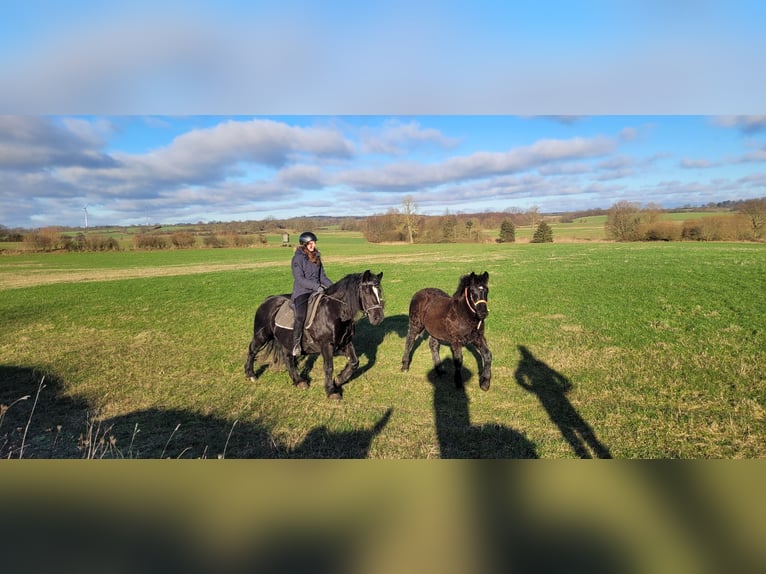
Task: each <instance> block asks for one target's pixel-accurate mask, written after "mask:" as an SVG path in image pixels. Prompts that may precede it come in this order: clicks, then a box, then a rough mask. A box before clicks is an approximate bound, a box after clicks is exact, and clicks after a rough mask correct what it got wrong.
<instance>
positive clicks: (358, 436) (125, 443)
mask: <svg viewBox="0 0 766 574" xmlns="http://www.w3.org/2000/svg"><path fill="white" fill-rule="evenodd" d="M0 405H2V407H1V409H2V410H1V411H0V412H2V415H1V416H0V457H1V458H48V459H50V458H309V459H323V458H333V459H344V458H367V456H368V454H369V449H370V445H371V444H372V441H373V439H374V438H375V437H376V436H377V435H378V434H380V432H381V431H382V430H383V429H384V428H385V426H386V425H387V424H388V421H389V419H390V418H391V412H392V409H388V410H387V411H386V412H385V413H383V414H382V415H381V417H380V418H379V419H378V421H377V422H376V423H375V424H374V425H373V426H372V427H371V428H363V429H354V430H349V431H343V432H336V431H331V430H329V429H327V428H326V427H324V426H322V427H317V428H314V429H311V430H310V431H309V432H308V434H307V435H306V437H305V439H304V440H303V441H302V442H301V443H300V444H298V445H297V446H289V445H285V444H282V443H280V441H279V440H277V439H276V438H275V437H274V436H273V433H272V432H271V429H270V428H269V427H268V426H267V425H266V424H262V423H260V422H258V421H255V422H252V421H247V422H243V421H229V420H225V419H222V418H219V417H216V416H210V415H202V414H199V413H194V412H191V411H182V410H168V409H148V410H143V411H136V412H133V413H129V414H127V415H124V416H119V417H114V418H110V419H104V420H101V419H100V418H99V417H98V413H97V412H96V409H95V408H94V407H93V406H92V405H91V404H90V403H89V402H88V401H87V400H84V399H82V398H78V397H69V396H67V395H66V393H65V386H64V384H63V383H62V381H60V380H59V379H57V378H56V377H55V376H53V375H51V374H49V373H43V372H41V371H38V370H36V369H34V368H27V367H7V366H2V367H0Z"/></svg>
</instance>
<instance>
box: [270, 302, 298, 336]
mask: <svg viewBox="0 0 766 574" xmlns="http://www.w3.org/2000/svg"><path fill="white" fill-rule="evenodd" d="M294 323H295V311H293V306H292V305H291V304H290V300H289V299H285V302H284V303H282V305H280V306H279V310H278V311H277V316H276V317H274V324H275V325H276V326H277V327H282V328H283V329H290V330H291V331H292V329H293V324H294Z"/></svg>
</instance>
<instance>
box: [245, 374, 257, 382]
mask: <svg viewBox="0 0 766 574" xmlns="http://www.w3.org/2000/svg"><path fill="white" fill-rule="evenodd" d="M247 378H248V380H249V381H251V382H253V383H254V382H255V381H257V380H258V379H256V378H255V375H250V376H249V377H247Z"/></svg>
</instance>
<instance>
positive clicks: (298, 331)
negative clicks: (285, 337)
mask: <svg viewBox="0 0 766 574" xmlns="http://www.w3.org/2000/svg"><path fill="white" fill-rule="evenodd" d="M298 241H299V242H300V245H299V246H298V248H297V249H296V250H295V254H294V255H293V261H292V269H293V294H292V302H293V307H294V308H295V324H294V325H293V356H294V357H297V356H299V355H300V354H301V337H302V335H303V324H304V323H305V322H306V311H307V310H308V302H309V297H310V296H311V294H312V293H314V292H315V291H320V292H324V290H325V289H326V288H327V287H329V286H330V285H332V281H330V279H328V278H327V275H325V272H324V267H323V266H322V257H321V254H320V253H319V250H318V249H317V245H316V244H317V236H316V235H314V234H313V233H312V232H311V231H304V232H303V233H301V236H300V238H299V240H298Z"/></svg>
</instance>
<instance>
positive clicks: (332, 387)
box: [322, 343, 343, 399]
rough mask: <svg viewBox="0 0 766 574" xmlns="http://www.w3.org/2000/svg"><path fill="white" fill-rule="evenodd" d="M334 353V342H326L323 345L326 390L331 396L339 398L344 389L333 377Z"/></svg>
mask: <svg viewBox="0 0 766 574" xmlns="http://www.w3.org/2000/svg"><path fill="white" fill-rule="evenodd" d="M334 355H335V350H334V348H333V345H332V343H324V344H323V345H322V362H323V363H324V390H325V393H327V396H328V397H329V398H331V399H339V398H341V395H342V392H343V391H342V390H341V388H340V387H339V386H336V384H335V381H333V379H332V373H333V356H334Z"/></svg>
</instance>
